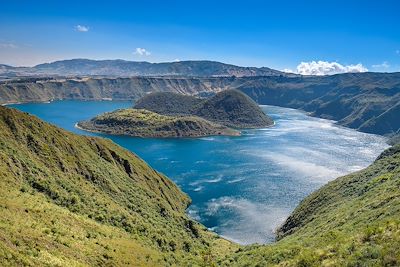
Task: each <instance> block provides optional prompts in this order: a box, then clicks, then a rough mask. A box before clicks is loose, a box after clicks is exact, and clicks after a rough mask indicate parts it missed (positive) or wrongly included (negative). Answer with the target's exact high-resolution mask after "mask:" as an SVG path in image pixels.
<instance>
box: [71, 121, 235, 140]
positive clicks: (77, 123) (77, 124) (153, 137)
mask: <svg viewBox="0 0 400 267" xmlns="http://www.w3.org/2000/svg"><path fill="white" fill-rule="evenodd" d="M74 127H75V128H77V129H79V130H81V131H86V132H91V133H98V134H106V135H113V136H128V137H133V138H149V139H198V138H203V137H217V136H224V137H240V136H242V133H241V131H238V132H239V134H238V135H226V134H220V135H218V134H213V135H212V134H209V135H199V136H165V137H163V136H140V135H129V134H112V133H106V132H102V131H98V130H91V129H86V128H83V127H81V126H79V122H76V123H75V125H74Z"/></svg>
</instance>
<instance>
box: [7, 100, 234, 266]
mask: <svg viewBox="0 0 400 267" xmlns="http://www.w3.org/2000/svg"><path fill="white" fill-rule="evenodd" d="M189 201H190V200H189V198H188V197H187V196H186V195H185V194H184V193H182V192H181V191H180V190H179V188H178V187H177V186H176V185H175V184H174V183H172V182H171V181H170V180H169V179H167V178H166V177H165V176H163V175H162V174H160V173H157V172H156V171H154V170H153V169H151V168H150V167H149V166H148V165H147V164H146V163H144V162H143V161H142V160H140V159H139V158H138V157H137V156H135V155H134V154H132V153H131V152H129V151H127V150H125V149H122V148H121V147H119V146H118V145H116V144H114V143H112V142H111V141H109V140H106V139H100V138H92V137H84V136H78V135H75V134H72V133H69V132H66V131H64V130H61V129H59V128H57V127H54V126H51V125H49V124H47V123H45V122H43V121H41V120H39V119H37V118H35V117H33V116H29V115H27V114H25V113H22V112H19V111H16V110H13V109H9V108H5V107H0V262H1V263H2V264H1V265H3V266H7V265H12V266H14V265H28V266H38V265H41V266H46V265H48V266H82V265H91V266H93V265H99V266H115V265H131V266H149V265H150V266H157V265H161V266H162V265H174V264H176V265H180V266H189V265H191V264H204V263H205V262H208V261H210V260H211V259H213V257H217V255H218V254H219V253H220V252H221V251H223V252H224V253H226V252H227V251H230V249H231V248H230V247H232V248H234V247H235V246H234V245H232V244H230V243H229V242H226V241H224V240H221V239H219V238H217V237H216V236H215V235H213V234H211V233H209V232H207V231H205V228H204V227H203V226H201V225H199V224H198V223H196V222H194V221H192V220H191V219H189V218H188V217H187V216H186V214H185V208H186V207H187V205H188V204H189ZM216 244H218V246H216ZM214 247H215V248H216V249H214ZM218 248H220V249H221V250H219V249H218Z"/></svg>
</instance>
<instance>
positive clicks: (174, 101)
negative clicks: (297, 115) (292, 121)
mask: <svg viewBox="0 0 400 267" xmlns="http://www.w3.org/2000/svg"><path fill="white" fill-rule="evenodd" d="M135 108H138V109H146V110H151V111H153V112H156V113H159V114H163V115H194V116H198V117H201V118H204V119H206V120H209V121H212V122H215V123H219V124H222V125H225V126H227V127H231V128H262V127H267V126H271V125H272V124H273V121H272V119H271V118H270V117H268V116H267V115H265V114H264V112H263V111H262V110H261V109H260V107H259V106H258V105H257V103H255V102H254V101H253V100H252V99H251V98H250V97H248V96H246V95H245V94H243V93H242V92H240V91H237V90H225V91H222V92H219V93H217V94H216V95H215V96H213V97H210V98H208V99H203V100H201V99H198V98H196V97H194V96H182V95H179V94H175V93H170V92H164V93H153V94H149V95H147V96H145V97H143V98H141V99H139V101H138V102H137V103H136V104H135Z"/></svg>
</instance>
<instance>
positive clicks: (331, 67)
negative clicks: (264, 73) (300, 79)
mask: <svg viewBox="0 0 400 267" xmlns="http://www.w3.org/2000/svg"><path fill="white" fill-rule="evenodd" d="M366 71H368V69H367V68H366V67H364V66H363V65H362V64H361V63H359V64H356V65H342V64H340V63H338V62H328V61H321V60H320V61H311V62H301V63H300V64H299V65H298V66H297V71H296V72H297V73H299V74H302V75H333V74H338V73H345V72H366Z"/></svg>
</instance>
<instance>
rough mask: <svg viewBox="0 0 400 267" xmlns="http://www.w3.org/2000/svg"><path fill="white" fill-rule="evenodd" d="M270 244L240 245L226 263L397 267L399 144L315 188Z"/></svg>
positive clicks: (399, 241) (399, 250)
mask: <svg viewBox="0 0 400 267" xmlns="http://www.w3.org/2000/svg"><path fill="white" fill-rule="evenodd" d="M278 235H279V237H280V238H281V240H280V241H278V242H277V243H276V244H273V245H268V246H249V247H246V248H242V249H240V250H239V251H238V252H236V253H234V254H233V255H230V256H229V257H228V258H227V259H225V260H224V261H223V262H222V265H226V266H265V265H280V266H399V265H400V146H395V147H392V148H390V149H388V150H386V151H385V152H384V153H382V155H381V156H380V157H379V158H378V159H377V160H376V162H375V163H373V164H372V165H371V166H370V167H368V168H366V169H364V170H362V171H359V172H356V173H353V174H350V175H347V176H344V177H340V178H338V179H336V180H334V181H332V182H330V183H328V184H327V185H325V186H324V187H322V188H321V189H320V190H318V191H316V192H314V193H313V194H311V195H310V196H309V197H307V198H306V199H305V200H303V201H302V202H301V203H300V205H299V206H298V207H297V208H296V209H295V211H294V212H293V213H292V215H291V216H290V217H289V218H288V219H287V221H286V222H285V224H284V225H283V226H282V227H281V228H280V229H279V231H278Z"/></svg>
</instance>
